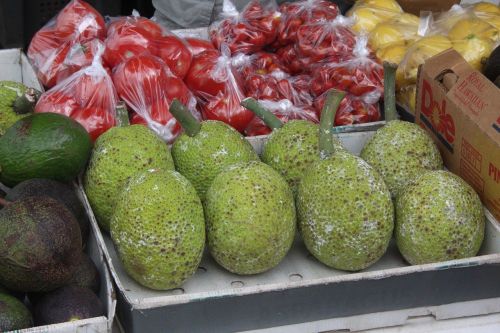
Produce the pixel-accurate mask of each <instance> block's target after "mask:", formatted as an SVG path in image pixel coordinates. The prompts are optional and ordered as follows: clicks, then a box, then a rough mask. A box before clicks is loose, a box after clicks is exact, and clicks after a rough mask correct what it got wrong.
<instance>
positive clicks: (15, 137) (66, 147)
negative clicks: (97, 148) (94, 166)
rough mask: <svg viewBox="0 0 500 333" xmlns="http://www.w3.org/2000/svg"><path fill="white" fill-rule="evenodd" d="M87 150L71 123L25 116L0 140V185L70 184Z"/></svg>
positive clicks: (57, 116)
mask: <svg viewBox="0 0 500 333" xmlns="http://www.w3.org/2000/svg"><path fill="white" fill-rule="evenodd" d="M91 148H92V142H91V140H90V137H89V134H88V133H87V131H86V130H85V128H83V126H82V125H80V124H79V123H77V122H76V121H75V120H73V119H71V118H69V117H66V116H63V115H60V114H56V113H36V114H32V115H29V116H27V117H25V118H23V119H21V120H18V121H17V122H16V123H15V124H14V125H12V127H10V128H9V129H8V130H7V131H6V132H5V135H4V136H2V137H0V181H1V182H2V183H4V184H5V185H7V186H14V185H16V184H18V183H20V182H22V181H24V180H28V179H32V178H47V179H53V180H58V181H61V182H68V181H71V180H73V179H74V178H75V177H76V176H77V175H78V174H79V173H80V171H82V170H83V168H84V167H85V165H86V164H87V160H88V158H89V155H90V151H91Z"/></svg>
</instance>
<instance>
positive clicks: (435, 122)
mask: <svg viewBox="0 0 500 333" xmlns="http://www.w3.org/2000/svg"><path fill="white" fill-rule="evenodd" d="M415 117H416V119H415V122H416V123H417V124H419V125H420V126H421V127H423V128H424V129H426V130H427V131H428V132H429V133H430V134H431V136H432V137H433V139H434V141H435V142H436V143H437V145H438V147H439V150H440V151H441V155H442V156H443V159H444V163H445V166H446V167H447V168H448V169H449V170H450V171H452V172H454V173H456V174H458V175H459V176H461V177H462V178H463V179H464V180H465V181H467V182H468V183H469V184H470V185H471V186H472V187H473V188H474V189H475V190H476V192H477V193H478V194H479V195H480V196H481V199H482V201H483V203H484V205H485V206H487V207H488V209H489V210H490V211H491V213H492V214H493V215H494V216H495V217H496V219H497V220H500V89H498V88H497V87H496V86H495V85H494V84H493V83H491V82H490V81H489V80H488V79H487V78H486V77H484V76H483V75H482V74H481V73H480V72H478V71H476V70H474V69H472V68H471V67H470V66H469V64H468V63H467V62H466V61H465V60H464V59H463V58H462V56H461V55H460V54H458V53H457V52H456V51H454V50H448V51H444V52H442V53H440V54H438V55H436V56H435V57H432V58H430V59H429V60H427V62H426V63H425V64H424V65H422V66H421V68H420V70H419V77H418V90H417V104H416V115H415Z"/></svg>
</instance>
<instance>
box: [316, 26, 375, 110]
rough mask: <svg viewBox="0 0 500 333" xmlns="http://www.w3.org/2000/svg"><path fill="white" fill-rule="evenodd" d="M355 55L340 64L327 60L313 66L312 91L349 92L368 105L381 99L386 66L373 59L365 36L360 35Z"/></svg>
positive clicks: (318, 93) (317, 93) (319, 93)
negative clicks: (334, 90) (327, 61)
mask: <svg viewBox="0 0 500 333" xmlns="http://www.w3.org/2000/svg"><path fill="white" fill-rule="evenodd" d="M353 54H354V58H352V59H350V60H348V61H345V62H340V63H324V64H319V65H317V66H315V67H314V69H313V74H312V81H311V92H312V94H313V95H314V96H320V95H322V94H323V93H325V92H326V91H327V90H329V89H331V88H335V89H338V90H342V91H346V92H347V93H349V94H351V95H353V96H356V97H357V98H360V99H362V100H363V101H364V102H366V103H367V104H374V103H376V102H378V100H379V99H380V97H381V96H382V95H383V93H384V83H383V79H384V68H383V66H382V65H381V64H380V63H379V62H378V61H377V60H375V59H374V57H373V54H372V53H371V50H370V49H369V48H368V46H367V38H366V36H363V37H359V38H358V39H357V42H356V48H355V50H354V52H353Z"/></svg>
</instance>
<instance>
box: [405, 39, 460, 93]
mask: <svg viewBox="0 0 500 333" xmlns="http://www.w3.org/2000/svg"><path fill="white" fill-rule="evenodd" d="M452 47H453V44H452V43H451V41H450V40H449V39H448V38H447V37H445V36H442V35H435V36H428V37H423V38H421V39H419V40H418V41H416V42H415V43H413V44H412V45H411V46H410V48H409V50H408V53H407V54H406V56H405V59H404V61H403V62H402V63H401V65H400V66H399V68H398V71H397V72H396V82H397V84H398V86H399V87H402V86H406V85H408V84H414V83H416V82H417V72H418V67H419V66H420V65H422V64H423V63H424V62H425V61H426V60H427V59H429V58H430V57H432V56H434V55H436V54H438V53H440V52H443V51H445V50H447V49H449V48H452Z"/></svg>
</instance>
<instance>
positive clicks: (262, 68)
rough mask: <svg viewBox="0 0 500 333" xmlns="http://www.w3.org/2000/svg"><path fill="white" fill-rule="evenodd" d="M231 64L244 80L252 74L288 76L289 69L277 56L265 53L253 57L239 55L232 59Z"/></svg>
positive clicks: (258, 53) (252, 55) (260, 52)
mask: <svg viewBox="0 0 500 333" xmlns="http://www.w3.org/2000/svg"><path fill="white" fill-rule="evenodd" d="M231 63H232V65H233V67H234V68H236V70H237V71H238V72H239V73H240V75H241V76H242V77H244V78H245V77H247V76H248V75H250V74H271V73H274V74H275V75H276V76H280V75H286V74H288V68H286V66H285V65H284V64H283V63H282V62H281V60H280V58H279V57H278V56H277V55H276V54H274V53H269V52H264V51H259V52H257V53H254V54H251V55H246V54H242V53H240V54H237V55H235V56H234V57H232V59H231ZM280 73H281V74H280Z"/></svg>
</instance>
